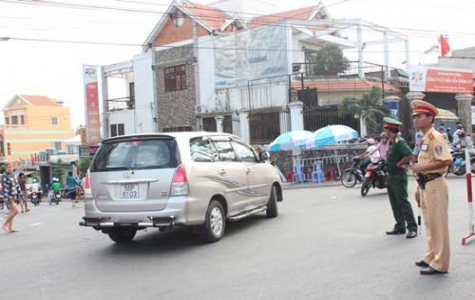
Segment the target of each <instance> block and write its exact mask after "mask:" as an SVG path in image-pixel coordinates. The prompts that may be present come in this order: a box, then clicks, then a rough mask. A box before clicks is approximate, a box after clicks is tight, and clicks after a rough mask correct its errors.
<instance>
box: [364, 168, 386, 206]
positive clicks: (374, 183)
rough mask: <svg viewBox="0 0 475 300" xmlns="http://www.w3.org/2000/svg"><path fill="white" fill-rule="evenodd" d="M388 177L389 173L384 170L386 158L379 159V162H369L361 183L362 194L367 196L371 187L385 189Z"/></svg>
mask: <svg viewBox="0 0 475 300" xmlns="http://www.w3.org/2000/svg"><path fill="white" fill-rule="evenodd" d="M386 178H387V174H386V172H385V171H384V159H381V160H379V161H378V162H377V163H374V164H373V163H371V164H369V165H368V167H367V168H366V174H365V177H364V179H363V183H362V185H361V196H363V197H364V196H366V194H368V191H369V189H370V188H371V187H373V188H378V189H385V188H386Z"/></svg>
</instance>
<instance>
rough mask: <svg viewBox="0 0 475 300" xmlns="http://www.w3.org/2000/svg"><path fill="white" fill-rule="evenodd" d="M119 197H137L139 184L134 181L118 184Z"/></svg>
mask: <svg viewBox="0 0 475 300" xmlns="http://www.w3.org/2000/svg"><path fill="white" fill-rule="evenodd" d="M120 197H121V198H122V199H138V198H139V197H140V195H139V185H138V184H136V183H127V184H122V185H121V186H120Z"/></svg>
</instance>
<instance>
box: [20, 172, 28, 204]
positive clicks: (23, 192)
mask: <svg viewBox="0 0 475 300" xmlns="http://www.w3.org/2000/svg"><path fill="white" fill-rule="evenodd" d="M18 184H19V185H20V191H21V192H20V194H19V195H18V199H19V200H20V208H21V213H24V212H29V211H30V210H29V209H28V203H27V201H26V200H27V199H26V198H27V197H28V189H27V188H26V177H25V173H23V172H22V173H20V174H18Z"/></svg>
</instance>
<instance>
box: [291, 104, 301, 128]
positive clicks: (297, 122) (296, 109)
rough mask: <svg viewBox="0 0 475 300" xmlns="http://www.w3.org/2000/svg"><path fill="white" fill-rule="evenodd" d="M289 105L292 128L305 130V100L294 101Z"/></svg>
mask: <svg viewBox="0 0 475 300" xmlns="http://www.w3.org/2000/svg"><path fill="white" fill-rule="evenodd" d="M288 106H289V109H290V130H303V113H302V109H303V102H302V101H292V102H290V103H289V105H288Z"/></svg>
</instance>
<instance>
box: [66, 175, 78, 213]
mask: <svg viewBox="0 0 475 300" xmlns="http://www.w3.org/2000/svg"><path fill="white" fill-rule="evenodd" d="M66 185H67V186H68V194H69V198H70V199H71V206H72V207H76V205H75V204H76V203H78V201H77V199H76V196H77V186H78V185H79V183H78V181H77V179H76V177H75V176H73V172H71V171H69V172H68V177H66Z"/></svg>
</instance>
